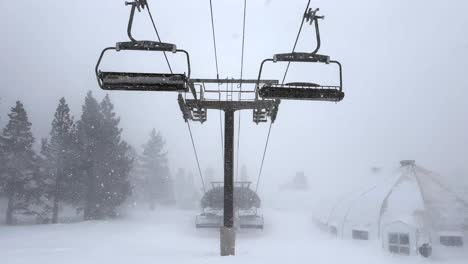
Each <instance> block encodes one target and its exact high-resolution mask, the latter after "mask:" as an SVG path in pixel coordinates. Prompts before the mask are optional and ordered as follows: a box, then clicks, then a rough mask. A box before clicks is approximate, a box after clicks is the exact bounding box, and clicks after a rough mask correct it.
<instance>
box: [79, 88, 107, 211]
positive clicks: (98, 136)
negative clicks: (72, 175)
mask: <svg viewBox="0 0 468 264" xmlns="http://www.w3.org/2000/svg"><path fill="white" fill-rule="evenodd" d="M82 111H83V112H82V114H81V119H80V120H79V121H78V123H77V136H78V142H79V149H78V152H79V156H78V157H79V159H80V163H81V164H80V168H81V176H82V177H83V178H82V180H83V183H84V184H83V187H84V189H83V192H84V197H85V201H84V219H85V220H93V219H99V218H102V217H103V215H102V214H100V210H99V207H100V204H99V203H100V201H99V195H98V194H99V188H101V187H102V185H103V183H102V181H101V179H100V176H99V171H98V165H99V162H100V161H101V160H102V159H103V157H104V151H103V148H102V147H101V145H102V144H101V142H102V139H103V135H102V129H101V127H102V120H103V117H102V113H101V111H100V108H99V103H98V102H97V100H96V99H95V98H94V97H93V95H92V93H91V92H88V94H87V95H86V98H85V103H84V105H83V107H82Z"/></svg>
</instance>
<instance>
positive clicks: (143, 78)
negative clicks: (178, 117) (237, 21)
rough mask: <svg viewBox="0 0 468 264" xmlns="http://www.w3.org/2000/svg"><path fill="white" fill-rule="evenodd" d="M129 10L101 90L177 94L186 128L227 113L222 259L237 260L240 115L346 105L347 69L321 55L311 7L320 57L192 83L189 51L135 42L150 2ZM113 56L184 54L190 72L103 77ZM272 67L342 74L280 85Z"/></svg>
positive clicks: (289, 56) (139, 1)
mask: <svg viewBox="0 0 468 264" xmlns="http://www.w3.org/2000/svg"><path fill="white" fill-rule="evenodd" d="M309 3H310V1H309ZM126 5H130V6H131V12H130V18H129V22H128V28H127V33H128V37H129V39H130V41H124V42H117V43H116V45H115V46H113V47H108V48H105V49H104V50H103V51H102V53H101V56H100V57H99V59H98V62H97V65H96V69H95V71H96V77H97V80H98V84H99V86H100V87H101V88H102V89H104V90H120V91H154V92H177V93H178V103H179V107H180V110H181V112H182V117H183V119H184V120H185V122H189V121H197V122H201V123H203V122H205V121H206V120H207V112H208V110H219V111H223V112H224V130H225V131H224V213H223V214H224V215H223V226H222V227H221V232H220V239H221V255H222V256H228V255H234V254H235V230H234V228H233V225H234V177H233V171H234V166H233V165H234V162H233V161H234V113H235V112H236V111H243V110H252V121H253V122H254V123H256V124H259V123H263V122H267V121H268V119H270V121H271V122H272V123H273V122H274V121H275V120H276V116H277V114H278V107H279V104H280V100H282V99H285V100H289V99H292V100H313V101H331V102H338V101H341V100H342V99H343V97H344V93H343V91H342V74H341V64H340V63H339V62H338V61H333V60H330V57H329V56H326V55H321V54H318V53H317V52H318V50H319V48H320V35H319V30H318V20H319V19H323V17H322V16H318V15H317V11H318V9H315V10H312V9H311V8H309V4H308V5H307V7H306V11H305V12H304V15H303V18H302V24H304V21H307V22H309V23H310V24H315V33H316V38H317V46H316V48H315V50H314V51H312V52H294V49H293V52H291V53H283V54H276V55H274V56H273V58H269V59H265V60H264V61H263V62H262V63H261V66H260V70H259V73H258V78H257V79H232V78H231V79H229V78H226V79H219V78H213V79H199V78H192V77H191V75H190V73H191V69H190V58H189V53H188V52H187V51H185V50H182V49H178V48H177V47H176V45H174V44H171V43H163V42H161V41H148V40H144V41H140V40H136V39H135V38H133V36H132V34H131V30H132V24H133V17H134V14H135V10H136V9H137V10H138V11H140V10H141V9H144V8H145V7H146V8H148V5H147V3H146V0H135V1H133V2H126ZM302 24H301V28H302ZM298 35H299V34H298ZM109 50H115V51H117V52H120V51H144V52H163V53H164V55H165V56H166V54H170V53H183V54H184V55H185V56H186V60H187V72H185V73H173V72H172V69H171V70H170V73H138V72H115V71H103V70H101V69H100V64H101V61H102V59H103V56H104V54H105V53H106V52H107V51H109ZM266 62H273V63H277V62H287V63H288V66H289V64H290V63H293V62H303V63H320V64H324V65H328V64H335V65H337V66H338V70H339V84H333V85H319V84H316V83H309V82H303V81H297V82H292V83H286V84H285V83H284V81H283V83H280V82H279V81H278V80H265V79H261V75H262V70H263V66H264V64H265V63H266ZM243 85H246V86H249V85H250V86H251V87H253V88H251V89H250V90H248V89H245V90H243V89H242V88H243V87H244V86H243ZM207 86H208V88H207ZM210 86H211V87H212V86H217V89H210Z"/></svg>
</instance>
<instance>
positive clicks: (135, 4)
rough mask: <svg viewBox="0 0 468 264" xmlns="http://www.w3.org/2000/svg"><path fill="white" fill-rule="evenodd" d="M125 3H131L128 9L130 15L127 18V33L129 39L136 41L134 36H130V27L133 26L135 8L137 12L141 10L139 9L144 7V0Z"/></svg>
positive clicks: (126, 3)
mask: <svg viewBox="0 0 468 264" xmlns="http://www.w3.org/2000/svg"><path fill="white" fill-rule="evenodd" d="M125 5H126V6H127V5H131V6H132V8H131V9H130V17H129V18H128V26H127V35H128V38H129V39H130V40H131V41H134V42H136V41H137V40H135V38H133V36H132V27H133V18H134V17H135V9H138V12H141V9H145V6H146V0H135V1H133V2H125Z"/></svg>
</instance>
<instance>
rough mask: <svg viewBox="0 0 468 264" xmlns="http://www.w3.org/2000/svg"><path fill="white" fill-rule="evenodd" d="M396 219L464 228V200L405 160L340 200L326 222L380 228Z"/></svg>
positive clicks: (467, 221) (467, 220)
mask: <svg viewBox="0 0 468 264" xmlns="http://www.w3.org/2000/svg"><path fill="white" fill-rule="evenodd" d="M396 221H401V222H403V223H405V224H408V225H411V226H415V227H418V228H430V229H434V230H446V231H455V230H466V229H468V228H467V227H468V203H466V202H465V201H463V200H462V199H460V198H459V197H458V196H457V195H456V194H454V193H453V192H451V191H450V189H449V188H447V187H445V186H444V185H443V184H442V183H440V182H439V181H438V177H437V175H435V174H434V173H432V172H430V171H428V170H426V169H424V168H422V167H419V166H417V165H416V164H415V162H414V161H411V160H406V161H402V162H401V167H400V168H399V169H398V170H397V171H396V172H395V173H394V174H392V175H390V176H389V177H387V178H385V179H384V180H382V181H381V182H380V183H378V184H377V185H375V186H371V187H370V188H368V189H366V190H363V191H360V192H357V193H354V194H353V195H350V196H349V197H348V199H346V200H344V201H340V203H339V204H337V205H336V206H335V207H334V208H333V211H332V212H331V213H330V217H329V220H328V225H333V226H337V228H338V229H344V228H345V226H346V227H347V228H354V227H366V228H367V227H369V228H370V229H372V228H375V229H376V230H380V227H382V226H385V225H387V224H389V223H392V222H396Z"/></svg>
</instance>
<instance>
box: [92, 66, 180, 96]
mask: <svg viewBox="0 0 468 264" xmlns="http://www.w3.org/2000/svg"><path fill="white" fill-rule="evenodd" d="M99 78H100V79H101V81H102V89H104V90H129V91H167V92H186V91H188V87H189V86H188V80H187V77H186V76H185V74H161V73H132V72H103V71H101V72H99Z"/></svg>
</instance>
